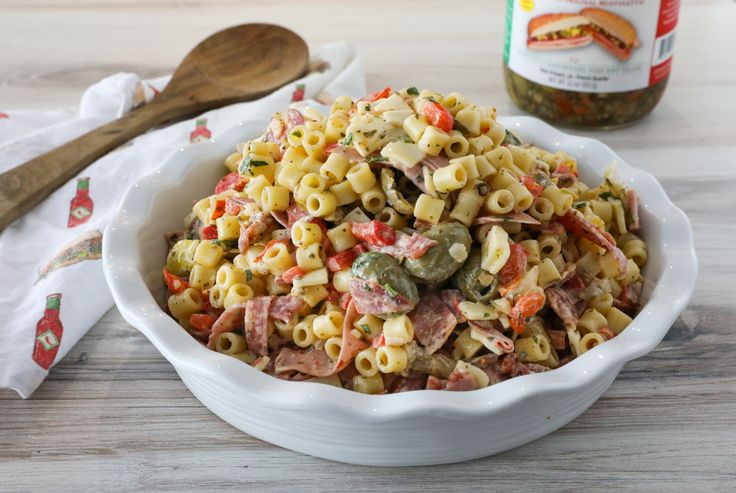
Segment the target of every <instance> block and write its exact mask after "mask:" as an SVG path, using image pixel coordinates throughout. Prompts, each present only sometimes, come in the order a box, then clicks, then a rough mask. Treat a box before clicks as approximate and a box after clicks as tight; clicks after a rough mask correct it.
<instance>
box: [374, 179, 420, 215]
mask: <svg viewBox="0 0 736 493" xmlns="http://www.w3.org/2000/svg"><path fill="white" fill-rule="evenodd" d="M381 188H382V189H383V192H384V193H385V194H386V200H387V201H388V203H389V205H390V206H391V207H393V208H394V209H395V210H396V212H398V213H399V214H411V213H412V212H414V206H412V205H411V204H410V203H409V201H408V200H406V199H405V198H404V196H403V195H402V194H401V192H399V191H398V190H396V176H395V175H394V171H393V170H391V169H388V168H383V169H382V170H381Z"/></svg>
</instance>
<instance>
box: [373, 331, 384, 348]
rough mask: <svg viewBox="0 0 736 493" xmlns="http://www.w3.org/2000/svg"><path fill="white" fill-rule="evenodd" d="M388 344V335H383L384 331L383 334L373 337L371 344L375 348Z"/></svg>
mask: <svg viewBox="0 0 736 493" xmlns="http://www.w3.org/2000/svg"><path fill="white" fill-rule="evenodd" d="M385 345H386V337H385V336H384V335H383V332H381V335H380V336H378V337H376V338H375V339H373V342H371V346H373V347H374V348H376V349H377V348H379V347H381V346H385Z"/></svg>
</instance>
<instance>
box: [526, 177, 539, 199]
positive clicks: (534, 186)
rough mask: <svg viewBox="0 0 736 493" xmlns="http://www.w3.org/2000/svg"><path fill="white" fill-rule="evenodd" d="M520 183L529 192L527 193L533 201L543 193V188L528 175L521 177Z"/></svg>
mask: <svg viewBox="0 0 736 493" xmlns="http://www.w3.org/2000/svg"><path fill="white" fill-rule="evenodd" d="M521 183H522V184H523V185H524V186H525V187H526V189H527V190H529V193H530V194H532V197H534V198H535V199H536V198H537V197H539V196H540V195H542V192H544V187H543V186H542V185H540V184H539V183H537V182H536V181H534V178H532V177H531V176H529V175H522V176H521Z"/></svg>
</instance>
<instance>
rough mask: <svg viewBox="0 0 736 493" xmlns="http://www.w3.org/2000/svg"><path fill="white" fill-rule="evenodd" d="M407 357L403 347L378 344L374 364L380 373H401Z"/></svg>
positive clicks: (404, 367) (406, 362)
mask: <svg viewBox="0 0 736 493" xmlns="http://www.w3.org/2000/svg"><path fill="white" fill-rule="evenodd" d="M407 364H408V359H407V355H406V350H405V349H404V348H403V347H396V346H380V347H379V348H378V349H376V366H378V370H379V371H380V372H381V373H401V372H402V371H404V370H405V369H406V366H407Z"/></svg>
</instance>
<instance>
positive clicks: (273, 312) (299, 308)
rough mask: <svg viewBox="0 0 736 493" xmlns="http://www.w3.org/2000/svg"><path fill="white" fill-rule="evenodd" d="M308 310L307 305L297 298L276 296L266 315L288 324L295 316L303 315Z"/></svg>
mask: <svg viewBox="0 0 736 493" xmlns="http://www.w3.org/2000/svg"><path fill="white" fill-rule="evenodd" d="M308 310H309V305H307V303H306V302H305V301H304V300H303V299H302V298H301V297H299V296H291V295H286V296H277V297H276V298H274V300H273V302H272V303H271V306H270V307H269V309H268V315H269V316H270V317H271V318H275V319H276V320H280V321H282V322H284V323H287V324H288V323H290V322H292V321H293V320H294V319H295V318H296V316H297V315H305V314H306V312H307V311H308Z"/></svg>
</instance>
